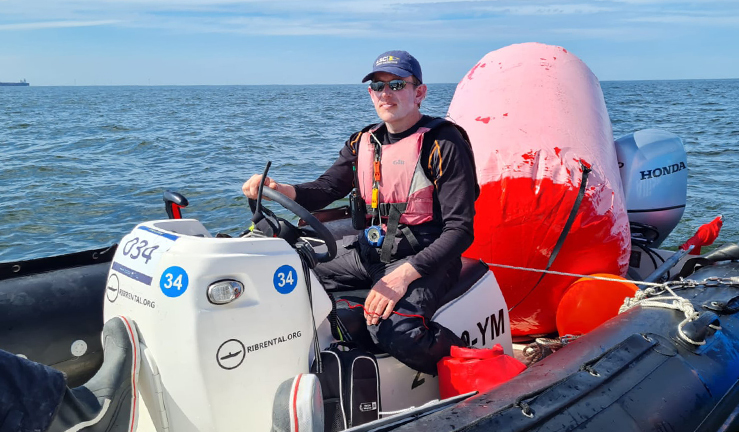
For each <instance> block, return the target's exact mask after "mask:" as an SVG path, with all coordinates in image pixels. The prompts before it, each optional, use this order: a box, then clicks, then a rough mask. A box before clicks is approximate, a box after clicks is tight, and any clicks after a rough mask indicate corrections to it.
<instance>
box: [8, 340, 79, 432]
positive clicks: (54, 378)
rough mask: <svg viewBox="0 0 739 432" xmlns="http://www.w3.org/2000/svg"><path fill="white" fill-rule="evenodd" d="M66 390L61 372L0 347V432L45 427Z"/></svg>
mask: <svg viewBox="0 0 739 432" xmlns="http://www.w3.org/2000/svg"><path fill="white" fill-rule="evenodd" d="M66 389H67V383H66V379H65V377H64V374H62V373H61V372H59V371H57V370H55V369H52V368H50V367H48V366H44V365H42V364H39V363H35V362H32V361H30V360H26V359H25V358H22V357H18V356H16V355H14V354H11V353H9V352H7V351H2V350H0V432H30V431H34V432H36V431H45V430H47V428H48V427H49V425H50V424H51V420H52V419H53V418H54V415H55V414H56V411H57V408H58V407H59V405H60V404H61V402H62V398H63V396H64V393H65V391H66Z"/></svg>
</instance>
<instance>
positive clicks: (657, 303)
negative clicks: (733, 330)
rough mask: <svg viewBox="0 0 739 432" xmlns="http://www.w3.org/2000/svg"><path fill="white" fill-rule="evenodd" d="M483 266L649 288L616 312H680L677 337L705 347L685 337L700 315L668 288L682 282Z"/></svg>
mask: <svg viewBox="0 0 739 432" xmlns="http://www.w3.org/2000/svg"><path fill="white" fill-rule="evenodd" d="M485 264H487V265H489V266H492V267H501V268H507V269H511V270H523V271H530V272H535V273H547V274H554V275H558V276H572V277H579V278H588V279H595V280H602V281H606V282H620V283H632V284H635V285H645V286H647V287H649V288H646V289H643V290H638V291H637V292H636V294H634V297H633V298H630V297H627V298H626V299H625V300H624V304H623V306H621V308H620V309H619V311H618V313H619V314H621V313H624V312H626V311H627V310H629V309H631V308H633V307H635V306H642V307H656V308H663V309H672V310H677V311H680V312H682V313H683V314H684V315H685V319H684V320H683V321H681V322H680V324H678V325H677V332H678V335H679V336H680V337H681V338H682V339H683V340H684V341H686V342H688V343H690V344H693V345H705V343H706V341H701V342H697V341H694V340H692V339H690V337H688V335H686V334H685V332H684V331H683V327H684V326H685V324H687V323H689V322H691V321H693V320H694V319H696V318H698V316H700V314H699V313H697V312H696V311H695V308H694V307H693V304H692V303H691V302H690V300H688V299H685V298H683V297H680V296H679V295H677V294H675V292H674V291H673V290H672V289H671V288H670V285H684V282H682V281H670V282H665V283H655V282H644V281H635V280H628V279H616V278H608V277H602V276H591V275H581V274H576V273H565V272H558V271H553V270H539V269H532V268H526V267H516V266H509V265H504V264H492V263H485ZM664 292H668V293H669V295H661V294H662V293H664ZM714 327H716V326H714ZM712 328H713V327H712ZM719 328H720V327H719Z"/></svg>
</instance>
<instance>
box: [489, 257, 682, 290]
mask: <svg viewBox="0 0 739 432" xmlns="http://www.w3.org/2000/svg"><path fill="white" fill-rule="evenodd" d="M485 264H487V265H489V266H491V267H501V268H507V269H511V270H523V271H530V272H534V273H547V274H553V275H558V276H572V277H578V278H588V279H595V280H602V281H606V282H621V283H631V284H634V285H645V286H651V287H659V288H661V287H663V286H664V285H665V284H664V283H655V282H644V281H636V280H629V279H616V278H608V277H603V276H591V275H583V274H577V273H565V272H558V271H554V270H540V269H532V268H527V267H516V266H510V265H505V264H492V263H485ZM668 283H670V282H668Z"/></svg>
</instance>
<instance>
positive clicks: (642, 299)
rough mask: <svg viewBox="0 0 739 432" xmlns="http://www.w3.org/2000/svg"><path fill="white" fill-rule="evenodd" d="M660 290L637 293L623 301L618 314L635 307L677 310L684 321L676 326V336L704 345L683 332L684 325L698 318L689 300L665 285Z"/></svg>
mask: <svg viewBox="0 0 739 432" xmlns="http://www.w3.org/2000/svg"><path fill="white" fill-rule="evenodd" d="M661 288H663V291H657V290H655V289H654V288H647V289H645V290H639V291H637V292H636V294H635V295H634V297H633V298H627V299H626V300H625V301H624V304H623V305H622V306H621V308H620V309H619V310H618V313H619V314H621V313H624V312H626V311H627V310H629V309H632V308H634V307H635V306H642V307H655V308H663V309H673V310H678V311H680V312H682V313H683V314H684V315H685V319H684V320H682V321H681V322H680V324H678V325H677V332H678V335H679V336H680V337H681V338H682V339H683V340H684V341H685V342H688V343H689V344H692V345H696V346H700V345H705V344H706V341H700V342H698V341H694V340H693V339H691V338H690V337H688V335H687V334H685V332H684V331H683V327H685V324H687V323H689V322H691V321H693V320H695V319H696V318H698V317H699V316H700V314H699V313H698V312H696V311H695V308H694V307H693V303H691V302H690V300H688V299H686V298H683V297H680V296H679V295H677V294H675V292H674V291H673V290H672V289H670V287H669V286H667V285H666V284H665V285H664V286H662V287H661ZM665 291H666V292H668V293H669V295H661V294H662V293H664V292H665ZM652 296H654V297H652Z"/></svg>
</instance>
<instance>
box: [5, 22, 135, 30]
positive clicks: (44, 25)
mask: <svg viewBox="0 0 739 432" xmlns="http://www.w3.org/2000/svg"><path fill="white" fill-rule="evenodd" d="M120 22H121V21H120V20H99V21H41V22H29V23H15V24H0V31H2V30H38V29H50V28H66V27H94V26H104V25H111V24H118V23H120Z"/></svg>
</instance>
